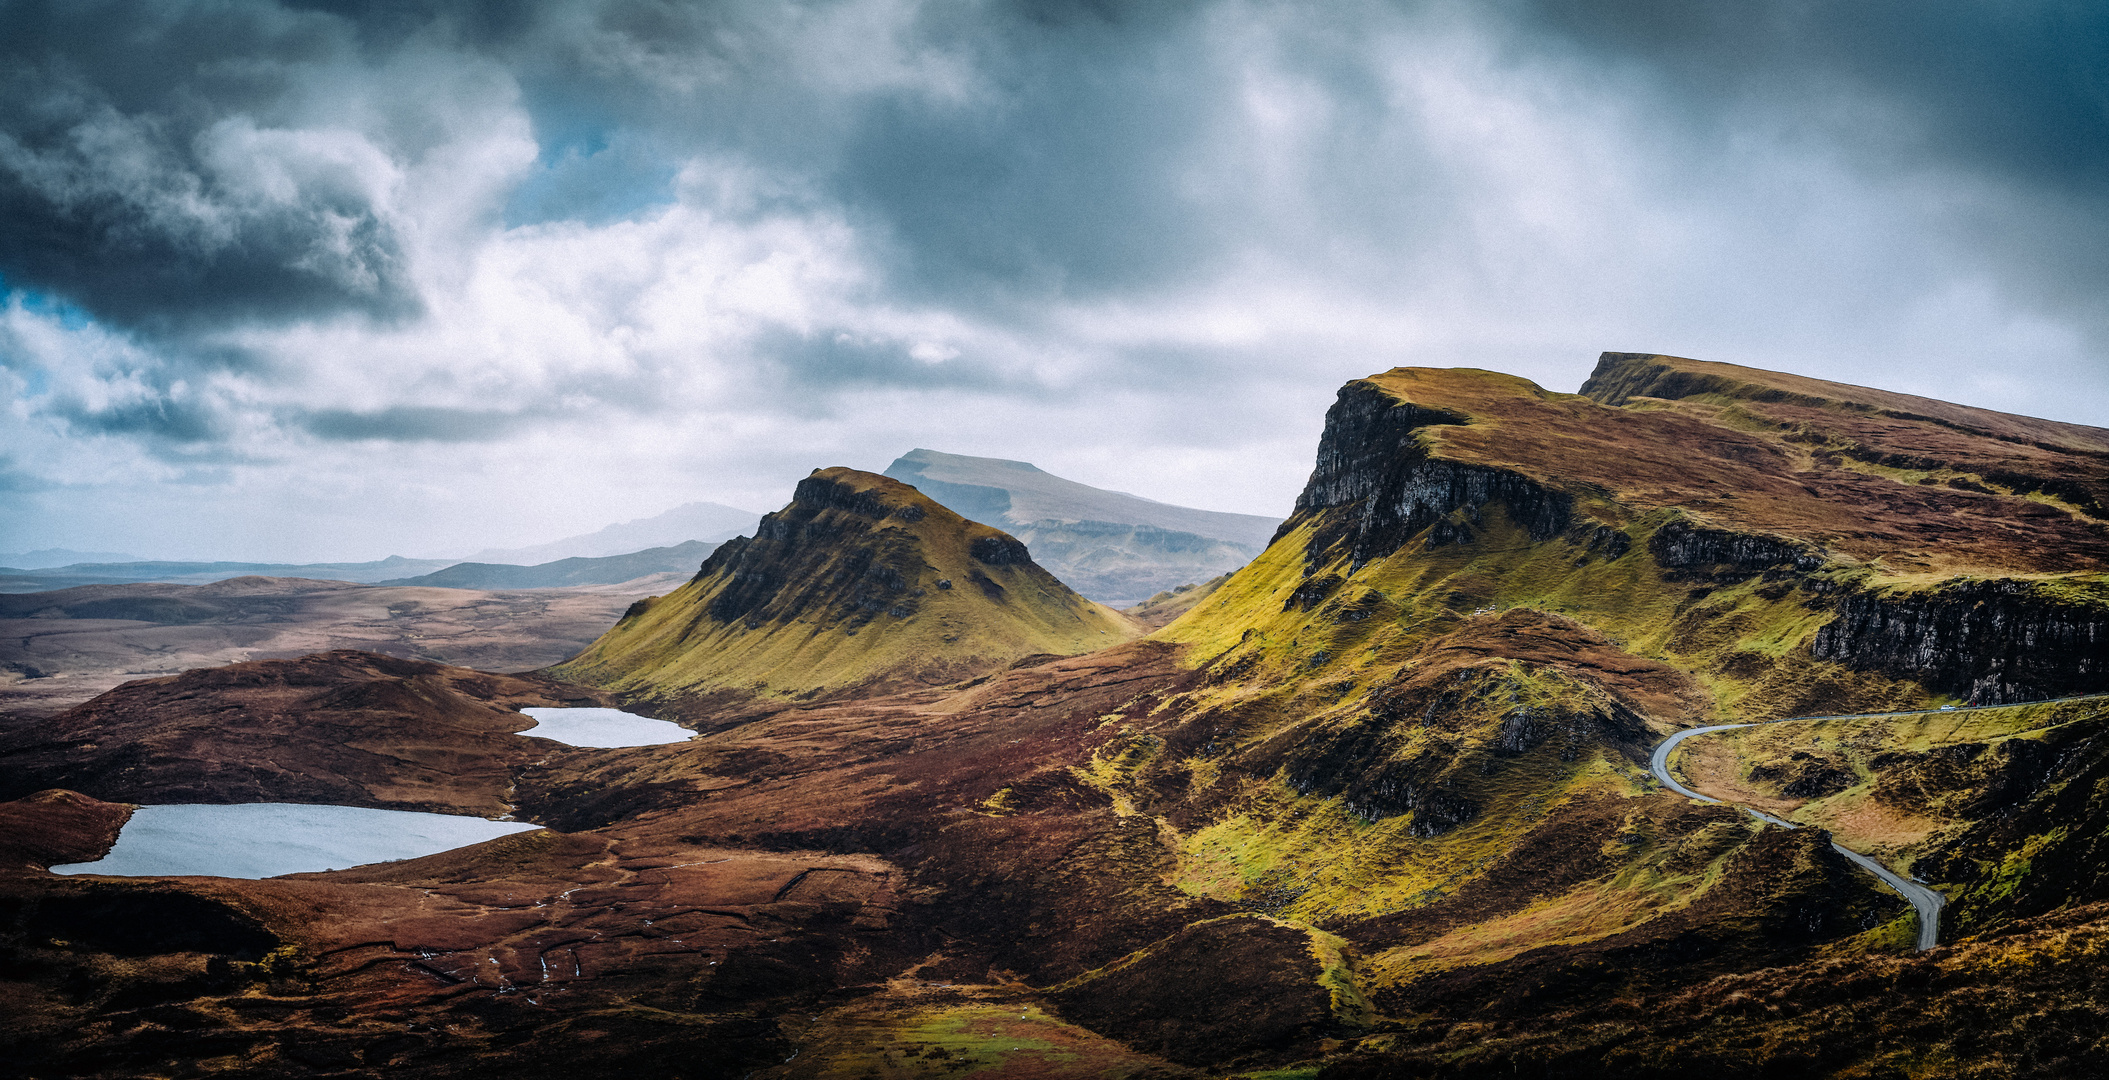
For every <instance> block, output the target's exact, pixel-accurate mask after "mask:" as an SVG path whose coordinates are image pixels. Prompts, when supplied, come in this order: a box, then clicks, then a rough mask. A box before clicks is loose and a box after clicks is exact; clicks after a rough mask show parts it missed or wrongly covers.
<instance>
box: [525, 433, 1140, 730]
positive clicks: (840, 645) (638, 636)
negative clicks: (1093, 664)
mask: <svg viewBox="0 0 2109 1080" xmlns="http://www.w3.org/2000/svg"><path fill="white" fill-rule="evenodd" d="M1134 634H1135V630H1134V628H1133V626H1132V625H1131V624H1129V623H1128V622H1127V621H1126V620H1124V619H1122V618H1121V617H1120V616H1119V615H1118V614H1116V613H1115V612H1112V611H1110V610H1108V609H1106V608H1103V607H1100V606H1099V605H1097V604H1094V603H1092V602H1091V601H1089V600H1086V599H1084V598H1083V597H1081V596H1078V595H1077V594H1076V593H1074V592H1072V591H1070V590H1069V589H1068V588H1067V587H1066V586H1064V585H1063V584H1062V583H1061V582H1059V581H1057V580H1055V578H1054V577H1053V576H1052V575H1050V574H1049V573H1048V572H1047V571H1045V570H1043V569H1041V568H1040V567H1039V566H1038V565H1036V564H1035V563H1034V562H1033V559H1032V555H1031V554H1030V553H1029V552H1028V551H1027V550H1026V548H1025V545H1024V544H1022V543H1020V542H1019V541H1018V540H1017V538H1015V537H1012V536H1010V535H1008V534H1006V533H1004V532H1002V531H1000V530H998V529H994V528H991V527H989V526H987V525H982V524H979V523H976V522H972V521H968V520H966V519H964V518H962V517H960V516H959V515H958V514H955V513H953V512H952V511H950V510H947V509H945V508H944V507H943V506H940V505H938V504H937V503H935V502H933V501H931V500H930V499H929V498H927V497H925V496H923V495H922V494H921V493H919V492H918V491H916V489H914V488H912V487H909V486H908V485H906V484H903V483H901V482H899V481H896V480H891V479H888V478H886V477H883V476H876V475H873V474H871V473H864V472H858V471H856V470H854V469H821V470H815V472H814V473H813V475H811V476H809V477H807V478H805V479H804V480H802V481H800V482H799V484H798V488H797V491H796V493H795V495H794V497H793V499H792V501H791V503H790V505H788V506H786V507H784V508H783V509H782V510H779V511H777V512H776V513H773V514H770V515H768V516H766V517H764V518H763V519H762V520H761V524H760V525H759V526H758V527H757V529H756V531H755V535H754V536H753V537H752V538H747V537H741V538H737V539H733V540H728V541H726V542H725V543H724V544H723V545H721V546H720V547H719V548H718V549H717V550H716V551H714V552H712V553H711V556H710V558H709V559H708V560H706V561H705V562H704V563H703V566H702V569H701V570H700V571H699V572H698V573H697V574H696V576H695V578H694V579H693V580H691V581H689V582H688V584H686V585H684V586H682V587H681V588H680V589H679V590H677V591H675V592H673V593H671V594H669V595H667V596H663V597H660V598H658V599H656V600H654V601H652V602H651V603H650V604H648V605H645V606H643V607H641V608H639V607H633V608H632V609H631V611H630V613H629V614H627V615H625V616H624V618H623V620H622V622H620V623H618V624H616V626H615V627H614V629H612V630H610V631H608V633H607V634H605V635H603V636H602V637H601V639H600V640H599V641H596V642H595V643H594V644H593V645H592V646H591V647H590V648H588V649H587V650H586V651H585V652H583V653H581V654H579V655H578V656H577V657H575V658H573V659H571V660H568V661H566V662H565V663H563V664H561V665H559V666H558V667H556V668H554V669H552V670H553V671H555V672H556V673H558V674H560V675H562V676H564V677H566V678H571V679H576V680H579V681H581V682H586V683H590V684H593V685H598V686H605V687H608V688H610V689H614V690H616V691H618V692H621V693H625V694H628V695H632V696H635V697H643V698H654V699H660V700H662V701H664V702H665V703H666V706H667V707H668V708H671V709H674V710H676V711H677V712H678V711H681V710H687V711H688V713H690V714H693V715H695V716H698V717H701V716H702V715H703V714H705V713H711V712H722V711H724V710H727V709H730V710H732V711H731V712H729V713H726V714H725V715H726V716H728V717H730V716H734V715H737V714H739V713H740V712H741V710H743V709H746V708H747V707H748V705H752V704H754V703H757V702H765V701H776V702H779V703H780V702H781V701H782V700H784V699H786V698H790V697H794V696H795V697H800V698H802V699H806V700H810V699H811V698H813V697H815V696H821V695H827V694H835V693H842V692H847V691H849V690H852V689H859V690H869V689H870V688H872V687H873V686H875V685H878V684H881V683H888V684H892V685H926V684H935V683H944V682H950V681H953V680H956V679H964V678H969V677H972V676H974V675H978V674H981V673H983V672H985V671H988V670H990V669H991V668H994V667H998V666H1001V665H1003V664H1007V663H1009V662H1011V661H1013V660H1016V659H1018V658H1019V657H1022V656H1028V655H1032V654H1036V653H1050V654H1056V655H1066V654H1073V653H1079V652H1086V651H1089V650H1091V649H1096V648H1103V647H1105V646H1107V645H1113V644H1117V643H1119V642H1121V641H1125V640H1127V639H1128V638H1130V637H1133V636H1134ZM714 722H715V721H714Z"/></svg>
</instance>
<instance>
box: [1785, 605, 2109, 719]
mask: <svg viewBox="0 0 2109 1080" xmlns="http://www.w3.org/2000/svg"><path fill="white" fill-rule="evenodd" d="M1834 604H1835V606H1836V608H1837V610H1838V618H1837V619H1835V620H1833V621H1832V622H1830V623H1829V624H1827V625H1825V626H1824V627H1823V629H1821V630H1819V631H1817V633H1816V639H1815V641H1814V642H1813V643H1812V645H1811V646H1810V651H1811V652H1812V653H1814V654H1815V656H1816V657H1817V658H1818V659H1823V660H1837V661H1839V662H1841V663H1844V664H1848V665H1851V666H1853V667H1859V668H1874V669H1877V670H1880V671H1884V672H1887V673H1889V674H1892V675H1897V676H1900V677H1904V678H1910V679H1916V680H1918V681H1919V682H1921V683H1923V684H1925V685H1926V686H1928V687H1930V688H1932V689H1934V690H1938V691H1941V692H1943V693H1950V694H1955V695H1958V696H1962V697H1966V698H1969V699H1970V700H1972V701H1976V702H1978V703H1980V704H1986V705H1993V704H2003V703H2007V702H2016V701H2035V700H2040V699H2043V698H2053V697H2060V696H2063V695H2068V694H2082V693H2090V692H2094V691H2099V690H2103V689H2109V588H2101V589H2097V590H2095V591H2094V592H2093V593H2092V594H2091V595H2089V594H2086V593H2084V592H2078V591H2071V592H2067V593H2064V594H2062V595H2061V594H2054V593H2051V592H2049V591H2048V590H2046V589H2044V588H2042V587H2040V586H2039V585H2038V584H2037V583H2035V582H2030V581H2023V580H2013V579H1998V580H1992V581H1963V582H1957V583H1953V584H1950V585H1947V586H1944V587H1941V588H1938V589H1933V590H1930V591H1926V592H1902V593H1890V594H1883V593H1854V594H1848V595H1845V596H1841V597H1838V598H1837V599H1836V600H1835V601H1834Z"/></svg>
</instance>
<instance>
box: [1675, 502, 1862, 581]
mask: <svg viewBox="0 0 2109 1080" xmlns="http://www.w3.org/2000/svg"><path fill="white" fill-rule="evenodd" d="M1648 553H1649V554H1650V555H1653V556H1654V557H1655V562H1656V564H1657V565H1659V566H1661V567H1662V568H1663V569H1665V570H1667V571H1669V573H1668V574H1667V575H1665V576H1666V577H1668V578H1669V579H1670V580H1671V581H1688V580H1705V581H1714V582H1720V583H1723V584H1728V583H1733V582H1738V581H1748V580H1749V579H1751V578H1754V577H1757V576H1758V575H1760V574H1764V573H1766V572H1768V571H1770V572H1773V573H1775V574H1779V573H1786V572H1796V573H1802V574H1807V573H1811V572H1813V571H1816V570H1820V569H1822V568H1823V564H1824V558H1823V553H1822V552H1821V551H1819V550H1817V549H1816V548H1812V547H1810V546H1809V545H1807V544H1803V543H1799V542H1797V541H1793V540H1787V539H1784V538H1781V537H1777V536H1762V535H1758V534H1755V533H1740V532H1730V531H1728V530H1725V529H1707V528H1701V527H1699V526H1696V525H1693V524H1692V523H1691V522H1690V521H1687V520H1685V519H1683V518H1679V519H1677V520H1675V521H1672V522H1670V523H1669V524H1667V525H1664V526H1663V527H1662V528H1660V529H1657V530H1655V535H1654V536H1652V537H1650V538H1649V539H1648Z"/></svg>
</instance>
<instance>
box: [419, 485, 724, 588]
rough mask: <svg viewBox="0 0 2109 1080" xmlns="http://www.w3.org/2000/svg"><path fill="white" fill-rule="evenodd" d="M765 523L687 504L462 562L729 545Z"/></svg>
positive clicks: (710, 505) (526, 562) (539, 560)
mask: <svg viewBox="0 0 2109 1080" xmlns="http://www.w3.org/2000/svg"><path fill="white" fill-rule="evenodd" d="M761 518H762V516H761V514H759V513H756V512H755V511H753V510H742V509H740V508H739V507H736V506H726V505H725V504H724V503H714V502H692V503H683V504H682V505H680V506H677V507H674V508H673V509H672V510H668V511H667V512H666V513H664V514H659V515H657V516H654V517H648V518H638V519H637V520H635V521H625V522H622V523H621V524H617V525H610V526H608V527H607V528H605V529H601V530H599V531H597V532H590V533H584V534H582V535H579V536H568V537H565V538H564V539H562V540H553V541H550V542H549V543H547V544H537V545H534V546H533V547H521V548H486V549H485V550H483V551H479V552H477V553H476V554H474V555H471V556H469V557H468V558H467V559H465V560H461V561H463V562H468V563H500V564H506V565H512V566H533V565H538V564H545V563H550V562H555V561H557V560H560V559H598V558H605V557H607V556H609V555H625V554H631V553H637V554H642V553H643V552H644V551H645V549H647V548H664V547H671V546H674V545H676V544H682V543H686V542H688V541H691V540H705V541H711V542H716V541H720V540H730V539H732V538H733V537H735V536H738V535H740V534H742V533H752V532H753V531H754V525H755V523H756V522H758V521H760V520H761ZM611 584H612V583H611Z"/></svg>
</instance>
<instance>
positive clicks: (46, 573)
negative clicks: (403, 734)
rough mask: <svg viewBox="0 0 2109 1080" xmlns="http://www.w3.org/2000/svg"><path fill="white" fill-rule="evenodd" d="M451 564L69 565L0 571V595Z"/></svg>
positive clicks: (371, 579) (394, 572) (378, 575)
mask: <svg viewBox="0 0 2109 1080" xmlns="http://www.w3.org/2000/svg"><path fill="white" fill-rule="evenodd" d="M453 562H454V560H452V559H406V558H403V557H402V556H401V555H390V556H389V557H387V558H385V559H381V560H379V561H376V562H362V563H252V562H129V563H72V564H69V565H66V566H59V567H53V568H51V569H47V570H34V571H13V570H6V569H0V593H21V592H44V591H47V590H50V589H70V588H74V587H76V586H80V585H123V584H128V583H130V582H135V581H163V582H168V583H170V584H175V585H206V584H210V583H212V582H215V581H225V580H227V579H228V578H236V577H251V576H261V577H282V578H309V579H313V580H317V581H350V582H356V583H358V584H362V585H371V584H374V583H376V582H380V581H386V580H389V579H392V578H403V577H408V576H411V575H415V574H422V573H429V572H431V571H433V570H438V569H440V568H441V567H445V566H450V565H452V564H453Z"/></svg>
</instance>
